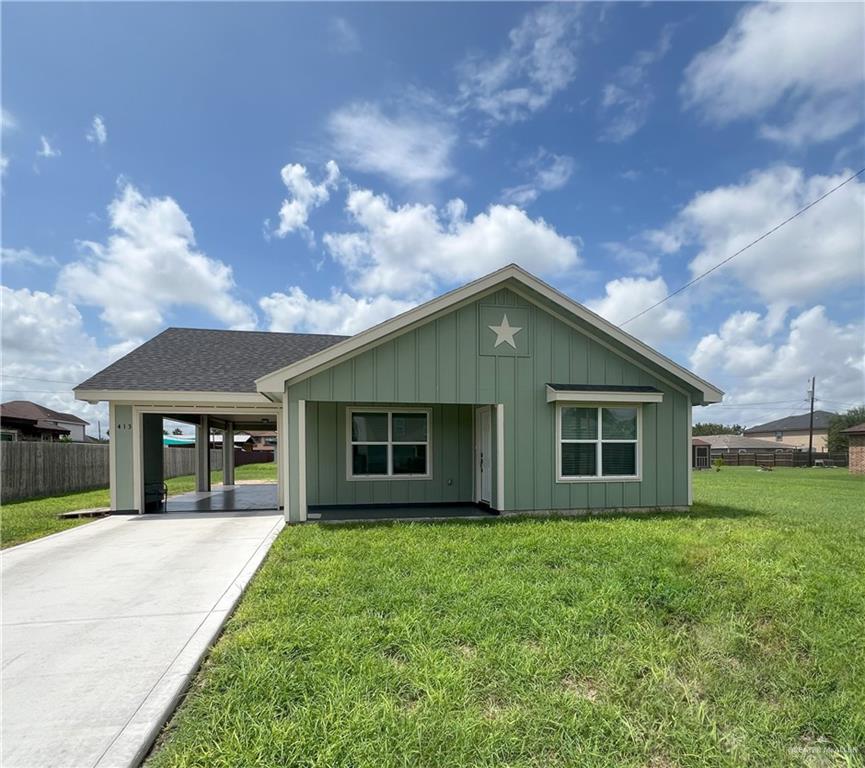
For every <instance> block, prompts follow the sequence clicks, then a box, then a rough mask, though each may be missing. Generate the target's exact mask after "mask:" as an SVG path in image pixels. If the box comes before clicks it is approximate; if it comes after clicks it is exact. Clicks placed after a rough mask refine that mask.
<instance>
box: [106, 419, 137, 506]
mask: <svg viewBox="0 0 865 768" xmlns="http://www.w3.org/2000/svg"><path fill="white" fill-rule="evenodd" d="M111 414H112V418H111V426H110V430H111V432H110V435H109V437H110V441H111V459H112V467H111V477H112V485H113V486H114V488H113V491H114V492H113V493H112V504H111V508H112V509H127V510H128V509H137V508H138V504H137V503H136V501H135V490H134V481H133V461H134V456H133V455H134V451H133V446H132V406H131V405H114V406H113V407H112V408H111Z"/></svg>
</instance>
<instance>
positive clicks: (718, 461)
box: [712, 456, 724, 472]
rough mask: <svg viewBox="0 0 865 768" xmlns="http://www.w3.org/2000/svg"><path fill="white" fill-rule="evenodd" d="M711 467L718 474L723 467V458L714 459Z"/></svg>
mask: <svg viewBox="0 0 865 768" xmlns="http://www.w3.org/2000/svg"><path fill="white" fill-rule="evenodd" d="M712 466H713V467H714V468H715V471H716V472H720V471H721V467H723V466H724V457H723V456H718V457H717V458H716V459H714V461H712Z"/></svg>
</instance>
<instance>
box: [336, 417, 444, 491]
mask: <svg viewBox="0 0 865 768" xmlns="http://www.w3.org/2000/svg"><path fill="white" fill-rule="evenodd" d="M355 413H386V414H387V441H386V442H382V441H378V442H367V441H361V442H354V441H353V440H352V439H351V418H352V416H353V415H354V414H355ZM395 413H424V414H426V442H423V441H415V442H410V443H408V442H406V443H394V441H393V414H395ZM353 445H386V446H387V471H388V473H387V474H386V475H355V474H354V473H353V472H352V468H353V466H354V463H353V461H352V454H351V448H352V446H353ZM394 445H426V469H427V471H426V473H425V474H423V475H395V474H393V446H394ZM432 466H433V464H432V408H417V407H411V406H406V407H405V408H400V407H399V406H392V405H388V406H373V405H370V406H359V405H358V406H354V405H352V406H348V407H347V408H346V409H345V479H346V480H348V481H349V482H366V481H373V482H378V481H381V480H384V481H392V482H399V481H401V480H432V477H433V469H432Z"/></svg>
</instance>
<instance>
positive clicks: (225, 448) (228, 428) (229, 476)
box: [222, 422, 234, 485]
mask: <svg viewBox="0 0 865 768" xmlns="http://www.w3.org/2000/svg"><path fill="white" fill-rule="evenodd" d="M222 484H223V485H234V424H232V423H231V422H228V423H227V424H226V425H225V429H224V430H223V431H222Z"/></svg>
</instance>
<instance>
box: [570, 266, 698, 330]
mask: <svg viewBox="0 0 865 768" xmlns="http://www.w3.org/2000/svg"><path fill="white" fill-rule="evenodd" d="M605 290H606V293H605V295H604V296H602V297H601V298H597V299H591V300H589V301H587V302H585V304H586V306H587V307H588V308H589V309H591V310H592V311H593V312H597V313H598V314H599V315H601V317H604V318H606V319H607V320H609V321H610V322H611V323H615V324H616V325H619V324H620V323H623V322H625V321H626V320H628V319H630V318H631V317H633V316H634V315H635V314H637V312H639V311H641V310H643V309H645V308H646V307H649V306H651V305H652V304H654V303H655V302H657V301H660V300H661V299H663V298H664V297H665V296H666V295H667V294H668V293H669V290H668V288H667V284H666V282H664V278H662V277H656V278H655V279H653V280H649V279H648V278H645V277H620V278H618V279H616V280H611V281H610V282H608V283H607V285H606V286H605ZM687 329H688V318H687V315H686V314H685V313H684V312H683V311H682V310H681V309H678V308H677V307H676V305H675V304H662V305H661V306H660V307H658V308H657V309H655V310H653V311H652V312H650V313H649V314H648V315H643V316H642V317H640V318H638V319H637V320H634V322H633V323H629V324H628V325H627V326H626V327H625V330H626V331H627V332H628V333H630V334H631V335H633V336H636V337H637V338H639V339H642V340H643V341H645V342H646V343H647V344H653V345H656V344H659V343H661V342H663V341H667V340H669V339H673V338H676V337H678V336H681V335H682V334H683V333H685V331H687Z"/></svg>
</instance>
